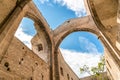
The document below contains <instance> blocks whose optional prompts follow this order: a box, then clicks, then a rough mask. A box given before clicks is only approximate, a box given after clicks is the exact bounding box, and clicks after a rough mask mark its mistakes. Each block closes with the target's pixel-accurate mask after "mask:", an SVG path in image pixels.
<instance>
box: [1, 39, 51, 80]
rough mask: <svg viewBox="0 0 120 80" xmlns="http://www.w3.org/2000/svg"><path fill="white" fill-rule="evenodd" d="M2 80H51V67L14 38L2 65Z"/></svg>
mask: <svg viewBox="0 0 120 80" xmlns="http://www.w3.org/2000/svg"><path fill="white" fill-rule="evenodd" d="M0 80H49V66H48V65H47V63H45V62H44V61H43V60H42V59H40V58H39V57H38V56H37V55H36V54H35V53H33V51H31V50H30V49H28V48H27V47H26V46H25V45H23V43H21V42H20V41H19V40H18V39H17V38H15V37H14V38H13V40H12V42H11V44H10V46H9V48H8V50H7V51H6V53H5V56H3V59H2V61H1V64H0Z"/></svg>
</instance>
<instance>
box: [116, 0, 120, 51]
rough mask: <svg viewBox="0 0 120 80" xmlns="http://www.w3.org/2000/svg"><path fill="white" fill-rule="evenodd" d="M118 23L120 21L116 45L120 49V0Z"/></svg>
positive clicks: (119, 4)
mask: <svg viewBox="0 0 120 80" xmlns="http://www.w3.org/2000/svg"><path fill="white" fill-rule="evenodd" d="M117 23H118V30H117V40H116V47H117V48H118V49H119V50H120V0H119V3H118V12H117Z"/></svg>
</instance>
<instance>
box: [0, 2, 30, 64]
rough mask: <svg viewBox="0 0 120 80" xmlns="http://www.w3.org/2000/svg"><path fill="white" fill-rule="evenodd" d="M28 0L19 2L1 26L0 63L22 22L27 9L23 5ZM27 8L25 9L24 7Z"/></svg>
mask: <svg viewBox="0 0 120 80" xmlns="http://www.w3.org/2000/svg"><path fill="white" fill-rule="evenodd" d="M29 1H30V0H26V1H23V2H20V4H17V5H16V7H15V9H14V11H13V13H12V14H11V15H10V16H9V18H8V19H7V21H6V23H5V24H4V25H3V26H2V27H4V28H3V29H2V30H1V29H0V31H1V33H0V62H1V61H2V59H3V57H4V55H5V53H6V51H7V49H8V47H9V44H10V43H11V41H12V39H13V37H14V34H15V32H16V30H17V28H18V26H19V24H20V22H21V20H22V18H23V17H24V15H25V11H26V10H27V9H24V7H25V5H26V4H27V3H28V2H29ZM26 8H27V7H26Z"/></svg>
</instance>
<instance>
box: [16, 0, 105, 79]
mask: <svg viewBox="0 0 120 80" xmlns="http://www.w3.org/2000/svg"><path fill="white" fill-rule="evenodd" d="M34 3H35V4H36V6H37V8H38V9H39V10H40V12H41V13H42V15H43V16H44V18H45V19H46V21H47V22H48V24H49V25H50V28H51V29H53V30H54V29H56V28H57V27H58V26H59V25H61V24H62V23H63V22H64V21H66V20H68V19H71V18H77V17H84V16H86V11H85V7H84V4H83V0H34ZM33 24H34V22H33V21H32V20H30V19H28V18H24V19H23V20H22V21H21V24H20V27H19V28H18V30H17V32H16V34H15V36H17V37H18V38H19V39H20V40H21V41H22V42H24V43H25V44H26V45H27V46H28V47H29V48H30V47H31V44H30V40H31V39H32V37H33V36H34V35H35V34H36V31H35V28H34V25H33ZM60 49H61V52H62V54H63V57H64V59H65V60H66V62H67V63H68V64H69V65H70V67H71V68H72V69H73V71H75V73H76V74H77V75H78V76H79V77H83V76H85V75H87V74H80V73H79V67H81V66H82V65H83V64H87V65H89V66H95V65H96V64H97V62H98V61H99V58H100V56H101V54H103V52H104V49H103V46H102V44H101V42H100V41H99V39H98V38H97V37H96V36H95V35H94V34H92V33H89V32H83V31H82V32H80V31H79V32H74V33H71V34H70V35H68V36H67V37H66V38H65V39H64V40H63V41H62V43H61V44H60ZM73 53H74V55H73ZM79 57H80V58H79ZM81 58H83V60H82V61H81ZM86 58H89V59H86ZM93 64H94V65H93Z"/></svg>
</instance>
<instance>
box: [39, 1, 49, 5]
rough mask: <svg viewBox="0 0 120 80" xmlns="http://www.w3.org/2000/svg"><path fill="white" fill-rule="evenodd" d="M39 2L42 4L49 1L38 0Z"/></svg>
mask: <svg viewBox="0 0 120 80" xmlns="http://www.w3.org/2000/svg"><path fill="white" fill-rule="evenodd" d="M39 1H40V3H41V4H44V3H45V2H49V0H39Z"/></svg>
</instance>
